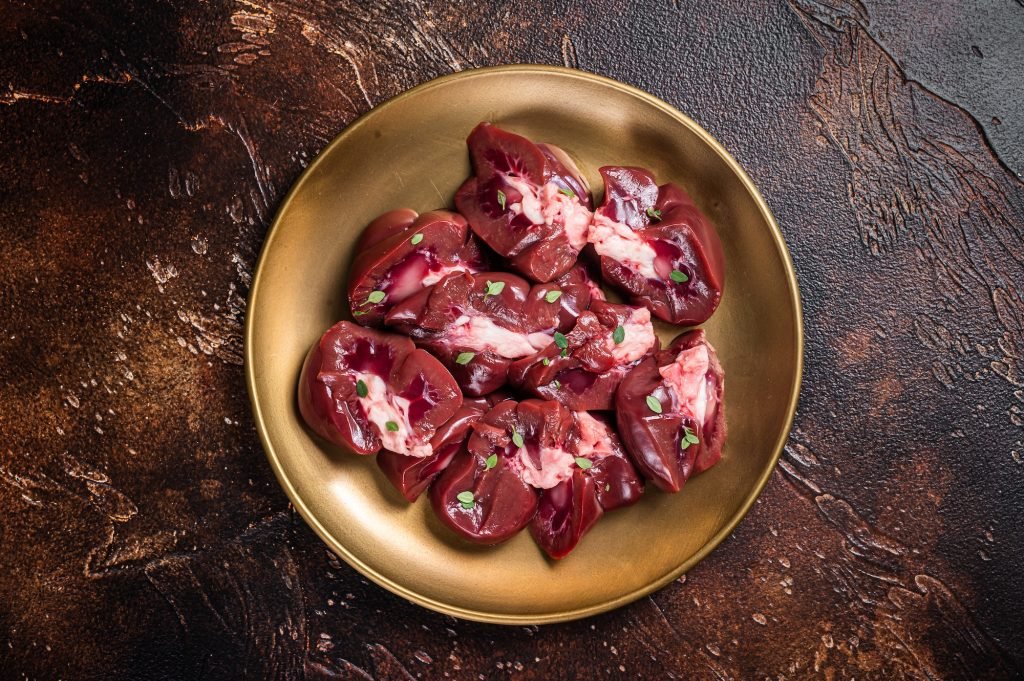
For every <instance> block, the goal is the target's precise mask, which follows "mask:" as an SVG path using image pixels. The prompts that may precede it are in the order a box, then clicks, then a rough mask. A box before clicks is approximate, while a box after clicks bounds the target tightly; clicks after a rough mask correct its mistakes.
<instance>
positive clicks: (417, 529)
mask: <svg viewBox="0 0 1024 681" xmlns="http://www.w3.org/2000/svg"><path fill="white" fill-rule="evenodd" d="M512 93H514V96H512ZM481 120H489V121H492V122H494V123H496V124H498V125H500V126H502V127H504V128H507V129H510V130H512V131H514V132H517V133H520V134H523V135H525V136H527V137H529V138H530V139H532V140H536V141H539V142H551V143H554V144H557V145H559V146H561V147H562V148H563V149H565V150H566V151H567V152H568V153H569V154H570V155H571V156H573V158H574V159H575V160H576V161H577V163H578V165H579V167H580V169H581V170H582V171H583V172H584V174H585V175H586V177H587V178H588V180H589V181H590V183H591V187H592V189H593V190H594V192H595V194H598V195H599V194H600V190H601V181H600V176H599V175H598V173H597V168H598V167H599V166H601V165H608V164H615V165H640V166H645V167H647V168H649V169H650V170H651V171H652V172H653V173H654V174H655V176H656V177H657V178H658V180H659V182H668V181H673V182H677V183H679V184H681V185H682V186H683V187H685V188H686V189H687V190H688V191H689V192H690V193H691V194H692V195H693V197H694V200H695V201H696V202H697V204H698V206H700V207H701V209H702V210H704V211H705V212H706V213H707V215H708V216H709V217H710V218H711V219H712V220H713V222H714V223H715V225H716V227H717V228H718V231H719V234H720V236H721V239H722V244H723V247H724V250H725V258H726V260H725V262H726V285H725V294H724V296H723V299H722V304H721V306H720V308H719V309H718V311H717V312H716V313H715V315H714V316H713V317H712V318H711V320H710V321H709V322H708V324H706V325H705V326H704V328H705V329H706V330H707V333H708V337H709V339H710V340H711V342H712V344H713V345H714V346H715V348H716V349H717V350H718V354H719V357H720V359H721V362H722V365H723V367H724V369H725V374H726V397H725V405H726V416H727V419H728V428H729V437H728V439H727V441H726V445H725V449H724V452H723V457H722V461H721V462H720V463H719V464H718V465H716V466H715V467H714V468H712V469H711V470H710V471H708V472H706V473H704V474H701V475H699V476H696V477H694V478H691V479H690V481H689V482H687V483H686V486H685V487H684V488H683V490H682V492H680V493H679V494H677V495H667V494H664V493H662V492H660V491H657V490H656V489H654V488H653V486H651V485H648V492H647V494H645V497H644V499H642V500H641V501H640V503H639V504H637V505H635V506H633V507H630V508H626V509H622V510H618V511H615V512H613V513H609V514H606V515H605V516H604V517H603V518H602V520H601V522H600V523H598V524H597V525H596V526H595V527H594V529H593V530H592V531H591V532H590V533H588V534H587V536H585V537H584V538H583V540H582V541H581V542H580V544H579V546H578V547H577V548H576V549H575V550H574V551H573V553H572V554H571V555H570V556H568V557H567V558H566V559H564V560H563V561H560V562H557V563H556V562H553V561H550V560H548V559H546V558H545V557H544V555H543V553H542V551H541V550H540V549H539V548H538V547H537V546H536V545H535V544H534V542H533V540H532V539H531V538H530V536H529V534H528V533H526V532H523V533H520V534H519V535H518V536H517V537H515V538H514V539H512V540H511V541H509V542H508V543H506V544H504V545H501V546H497V547H480V546H473V545H471V544H468V543H466V542H464V541H462V540H460V539H458V538H456V537H455V535H454V534H453V533H451V532H450V531H449V530H448V529H447V528H444V527H443V526H442V525H441V524H440V522H439V521H438V520H437V519H436V518H435V517H434V515H433V513H432V511H431V510H430V508H429V501H428V500H427V499H426V498H421V499H420V500H419V501H417V502H416V503H415V504H412V505H409V504H408V503H407V502H406V501H405V500H404V499H403V498H402V497H401V496H400V495H399V493H398V492H397V491H395V490H394V489H393V488H392V487H391V485H390V483H388V482H387V481H386V480H385V479H384V477H383V475H382V474H381V473H380V472H379V471H378V470H377V467H376V464H375V462H374V461H373V459H372V457H358V456H355V455H352V454H349V453H346V452H342V451H341V450H339V449H337V448H334V447H333V446H331V445H329V444H327V443H326V442H324V441H321V440H319V439H317V438H315V436H313V435H312V434H311V432H310V431H309V430H308V429H307V428H306V427H305V426H304V424H303V422H302V420H301V418H300V416H299V414H298V409H297V407H296V404H295V390H296V383H297V380H298V373H299V368H300V366H301V364H302V360H303V357H304V355H305V353H306V351H307V350H308V349H309V346H310V345H311V344H312V343H313V342H314V341H315V340H316V339H317V338H319V336H320V334H321V333H323V331H324V330H325V329H326V328H327V327H328V326H330V325H331V324H332V323H334V322H335V321H337V320H338V319H340V318H342V317H343V316H344V314H345V307H346V306H345V296H344V292H345V283H346V271H347V268H348V265H349V262H350V260H351V257H352V252H351V251H352V246H353V244H354V242H355V240H356V238H357V237H358V235H359V233H360V230H362V228H363V227H364V226H365V225H366V224H367V223H368V222H369V221H370V220H371V219H373V218H374V217H376V216H377V215H378V214H380V213H382V212H384V211H385V210H389V209H392V208H399V207H403V206H408V207H411V208H414V209H416V210H418V211H420V212H423V211H426V210H430V209H433V208H438V207H442V206H451V205H452V197H453V195H454V192H455V190H456V189H457V188H458V186H459V184H460V183H461V182H462V181H463V180H464V179H465V178H466V177H467V175H468V174H469V171H470V168H469V161H468V157H467V152H466V146H465V137H466V135H467V134H468V133H469V131H470V130H471V129H472V128H473V126H474V125H476V124H477V123H478V122H480V121H481ZM705 135H706V133H703V132H702V131H700V129H699V128H697V127H696V126H695V125H693V124H692V123H689V122H688V121H686V119H684V118H682V117H680V116H679V115H678V114H675V113H673V112H672V111H671V110H669V109H667V108H665V107H664V106H663V105H660V104H658V103H657V102H656V100H654V99H653V98H650V97H648V96H646V95H643V94H642V93H638V92H636V91H634V90H632V89H630V88H626V87H624V86H618V85H617V84H613V83H611V81H607V80H605V79H600V78H597V77H593V76H589V75H587V74H581V73H577V72H571V71H568V70H565V69H550V68H546V67H544V68H542V67H507V68H502V69H486V70H481V71H475V72H468V73H463V74H459V75H457V76H453V77H449V78H447V79H442V80H440V81H434V82H433V83H431V84H428V85H426V86H423V87H421V88H418V89H416V90H413V91H411V92H409V93H406V94H405V95H403V96H400V97H399V98H397V99H395V100H392V101H390V102H388V103H387V104H384V105H382V106H380V107H378V108H377V109H375V110H373V111H372V112H371V113H370V114H368V115H367V116H366V117H364V118H363V119H361V120H359V121H358V122H356V123H355V124H353V125H352V126H350V127H349V128H348V129H347V130H346V131H345V132H344V134H343V135H342V136H341V137H340V138H339V139H338V140H336V141H335V142H334V143H332V144H331V146H329V147H328V148H327V150H326V151H325V152H324V153H323V154H322V155H321V156H320V157H319V158H318V159H317V161H316V162H315V163H314V164H313V165H312V166H310V168H309V170H308V171H307V172H306V174H305V175H303V177H302V178H301V179H300V180H299V182H298V184H297V185H296V187H295V189H294V190H293V193H292V194H291V195H290V197H289V198H288V200H287V201H286V202H285V204H284V205H283V206H282V208H281V211H280V213H279V215H278V218H277V221H276V222H275V226H274V228H273V230H272V232H271V235H270V237H269V238H268V240H267V243H266V245H265V247H264V254H263V257H262V259H261V261H260V266H259V270H258V272H257V275H256V278H255V280H254V283H253V287H252V292H251V296H250V303H249V312H248V314H249V316H248V322H247V323H248V328H247V372H248V373H249V380H250V391H251V393H252V398H253V403H254V407H255V409H256V421H257V425H258V427H259V428H260V429H261V434H262V435H263V437H264V444H265V446H266V448H267V451H268V454H269V456H270V458H271V462H272V463H273V464H274V466H275V469H276V472H277V473H278V475H279V477H280V478H281V480H282V483H283V484H284V486H285V489H286V491H287V492H288V494H289V496H290V497H291V498H292V500H293V501H294V502H295V504H296V506H297V507H298V508H299V510H300V511H301V512H302V513H303V515H304V516H305V517H306V518H307V520H308V521H309V522H310V524H311V525H312V526H313V527H314V528H315V529H316V530H317V531H318V532H319V533H320V535H321V536H322V537H324V539H325V541H327V543H328V544H329V545H330V546H331V547H332V548H333V549H334V550H335V551H337V552H338V553H340V554H341V555H342V556H343V557H344V558H345V559H346V560H348V561H349V562H350V563H352V564H353V565H355V566H356V567H357V568H358V569H359V570H361V571H362V572H364V573H366V574H367V575H369V576H370V577H371V578H373V579H374V580H375V581H377V582H379V583H381V584H382V585H384V586H386V587H388V588H390V589H392V590H394V591H397V592H399V593H401V594H402V595H404V596H406V597H408V598H410V599H412V600H414V601H417V602H420V603H422V604H424V605H427V606H430V607H433V608H435V609H439V610H443V611H445V612H449V613H452V614H456V615H460V616H464V617H471V618H475V619H485V620H490V621H501V622H541V621H552V620H558V619H567V618H571V617H576V616H581V615H585V614H590V613H592V612H598V611H600V610H604V609H608V608H610V607H614V606H615V605H619V604H622V603H625V602H627V601H628V600H631V599H632V598H635V597H637V596H639V595H641V594H643V593H646V592H647V591H649V590H651V589H653V588H656V587H658V586H660V585H662V584H664V583H666V582H667V581H670V580H671V579H672V578H674V577H675V576H678V574H680V573H681V572H682V571H683V570H685V569H686V568H688V567H689V566H691V565H692V564H693V563H695V562H696V561H697V560H699V559H700V557H702V556H703V553H705V552H706V551H707V550H709V549H710V548H712V547H713V545H714V544H715V543H717V541H719V540H720V539H721V538H722V537H724V536H725V535H726V534H727V533H728V532H729V531H730V530H731V527H732V525H733V524H735V522H736V521H737V520H738V519H739V517H740V516H741V515H742V513H743V512H745V510H746V509H747V508H748V507H749V505H750V504H751V503H752V502H753V499H754V498H755V497H756V494H757V492H758V491H759V490H760V487H761V485H762V484H763V482H764V480H765V479H766V478H767V476H768V474H769V473H770V471H771V468H772V467H773V465H774V462H775V459H776V458H777V454H778V450H779V448H780V447H781V445H782V441H783V440H782V439H783V438H784V436H785V434H786V432H787V431H788V429H789V425H790V422H791V418H792V412H793V407H794V401H795V394H796V390H797V387H798V384H799V371H800V330H799V302H798V297H797V292H796V285H795V280H794V279H793V276H792V270H791V267H790V266H789V263H788V256H787V255H786V253H785V247H784V246H783V245H782V242H781V237H779V235H778V232H777V228H776V227H775V226H774V225H773V223H772V222H771V218H770V216H769V215H768V213H767V209H766V208H764V206H763V204H762V203H761V202H760V201H759V200H758V199H757V198H756V196H755V195H754V194H752V193H751V191H750V190H749V188H748V186H747V185H746V184H745V183H744V181H743V179H742V178H741V177H740V176H739V175H738V174H737V173H736V172H735V171H734V166H733V165H732V164H731V162H730V161H728V160H727V158H726V157H724V156H723V155H720V154H719V153H718V152H717V151H716V149H715V148H714V147H712V146H711V145H710V144H709V143H708V142H707V141H706V139H705ZM598 198H599V196H598ZM658 329H659V333H660V336H661V338H662V341H664V342H667V341H669V340H671V339H672V338H673V337H674V336H675V335H676V334H677V333H678V331H679V329H678V328H675V327H671V326H669V325H665V324H659V325H658Z"/></svg>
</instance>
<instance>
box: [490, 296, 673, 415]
mask: <svg viewBox="0 0 1024 681" xmlns="http://www.w3.org/2000/svg"><path fill="white" fill-rule="evenodd" d="M658 346H659V343H658V337H657V336H656V335H655V334H654V327H653V325H652V324H651V313H650V312H649V311H648V310H647V308H643V307H632V306H630V305H616V304H613V303H607V302H604V301H601V300H595V301H592V302H591V304H590V309H589V310H588V311H586V312H583V313H581V314H580V315H579V317H578V319H577V320H576V324H575V326H574V327H573V329H572V331H570V332H569V333H568V334H566V335H565V336H558V337H556V338H555V342H554V343H552V344H551V345H549V346H547V347H546V348H544V349H543V350H541V351H539V352H537V353H535V354H533V355H530V356H529V357H524V358H523V359H520V360H518V361H516V362H514V363H513V364H512V365H511V366H510V367H509V371H508V377H509V382H510V383H512V385H514V386H516V387H519V388H522V389H524V390H528V391H530V392H532V393H533V394H534V395H537V396H538V397H542V398H545V399H552V400H558V401H559V402H561V403H562V404H564V405H565V406H566V407H568V408H569V409H572V410H575V411H586V410H595V409H611V408H612V405H613V402H614V398H615V391H616V389H617V388H618V387H619V383H620V382H621V381H622V379H623V378H624V377H625V376H626V374H628V373H629V371H630V369H631V368H632V367H634V366H635V365H636V364H637V363H638V362H639V361H640V360H641V359H643V358H644V357H646V356H647V355H649V354H650V353H652V352H654V351H656V350H657V349H658Z"/></svg>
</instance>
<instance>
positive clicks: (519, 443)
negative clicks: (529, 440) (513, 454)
mask: <svg viewBox="0 0 1024 681" xmlns="http://www.w3.org/2000/svg"><path fill="white" fill-rule="evenodd" d="M512 444H514V445H515V446H516V447H525V446H526V445H525V444H524V443H523V436H522V435H520V434H519V431H518V430H513V431H512Z"/></svg>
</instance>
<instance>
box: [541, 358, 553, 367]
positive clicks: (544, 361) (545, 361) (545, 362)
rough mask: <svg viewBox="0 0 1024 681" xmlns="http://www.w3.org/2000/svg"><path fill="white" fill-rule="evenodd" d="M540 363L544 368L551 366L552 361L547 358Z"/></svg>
mask: <svg viewBox="0 0 1024 681" xmlns="http://www.w3.org/2000/svg"><path fill="white" fill-rule="evenodd" d="M540 363H541V364H543V365H544V366H547V365H549V364H551V360H550V359H548V358H547V357H545V358H544V359H542V360H541V361H540Z"/></svg>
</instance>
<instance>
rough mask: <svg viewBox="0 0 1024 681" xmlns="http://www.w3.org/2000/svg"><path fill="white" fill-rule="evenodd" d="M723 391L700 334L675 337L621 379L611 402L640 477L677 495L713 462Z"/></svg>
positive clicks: (718, 450)
mask: <svg viewBox="0 0 1024 681" xmlns="http://www.w3.org/2000/svg"><path fill="white" fill-rule="evenodd" d="M724 390H725V377H724V374H723V372H722V367H721V365H720V364H719V363H718V357H717V355H716V354H715V350H714V348H713V347H711V344H710V343H708V342H707V339H706V338H705V337H704V332H703V331H701V330H696V331H689V332H687V333H684V334H682V335H680V336H679V337H678V338H676V339H675V340H674V341H673V342H672V344H671V345H670V346H669V347H668V348H666V349H665V350H662V351H661V352H659V353H657V354H656V355H654V356H652V357H648V358H647V359H645V360H643V361H642V362H640V364H638V365H637V366H636V368H634V369H633V370H632V371H631V372H630V373H629V375H627V376H626V378H625V379H623V381H622V384H621V385H620V386H619V390H618V393H617V394H616V397H615V406H616V410H617V417H618V424H619V434H620V435H621V437H622V441H623V442H624V443H625V445H626V449H627V450H629V452H630V454H632V455H633V460H634V461H635V462H636V464H637V467H638V468H639V469H640V471H641V472H642V473H643V474H644V477H646V478H647V479H648V480H650V481H651V482H653V483H654V484H655V485H657V486H658V487H660V488H661V489H663V490H665V491H667V492H678V491H679V490H680V488H682V486H683V483H685V482H686V480H687V479H688V478H689V477H690V476H691V475H693V474H695V473H700V472H702V471H705V470H707V469H708V468H710V467H711V466H713V465H714V464H716V463H717V462H718V460H719V459H720V458H721V456H722V443H723V442H724V441H725V430H726V429H725V413H724V410H723V406H722V397H723V393H724ZM652 407H653V408H652ZM659 410H660V413H659Z"/></svg>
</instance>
